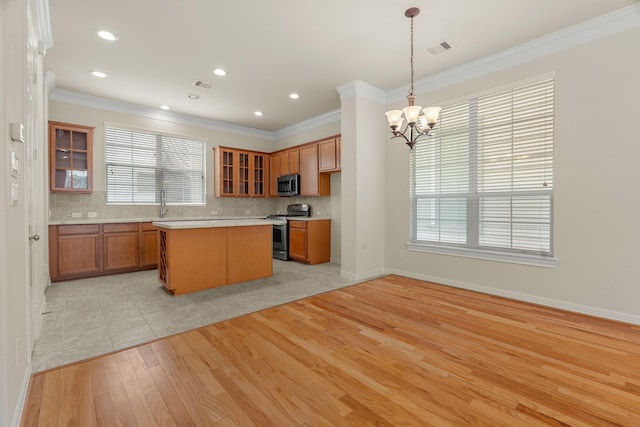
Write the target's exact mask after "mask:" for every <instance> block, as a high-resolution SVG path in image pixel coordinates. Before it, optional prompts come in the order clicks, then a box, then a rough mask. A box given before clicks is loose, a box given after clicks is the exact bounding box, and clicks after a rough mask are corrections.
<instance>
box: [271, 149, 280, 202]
mask: <svg viewBox="0 0 640 427" xmlns="http://www.w3.org/2000/svg"><path fill="white" fill-rule="evenodd" d="M279 174H280V155H279V154H272V155H271V156H269V194H270V195H271V197H278V176H279Z"/></svg>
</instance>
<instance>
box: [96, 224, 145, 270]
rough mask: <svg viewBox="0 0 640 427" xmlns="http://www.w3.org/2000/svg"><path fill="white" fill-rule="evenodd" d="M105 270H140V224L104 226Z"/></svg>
mask: <svg viewBox="0 0 640 427" xmlns="http://www.w3.org/2000/svg"><path fill="white" fill-rule="evenodd" d="M102 227H103V233H104V234H103V240H104V245H103V248H104V251H103V252H104V264H103V265H104V270H105V271H110V270H123V269H131V268H134V269H135V268H138V265H139V264H140V230H139V225H138V224H104V225H103V226H102Z"/></svg>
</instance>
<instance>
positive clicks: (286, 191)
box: [278, 174, 300, 197]
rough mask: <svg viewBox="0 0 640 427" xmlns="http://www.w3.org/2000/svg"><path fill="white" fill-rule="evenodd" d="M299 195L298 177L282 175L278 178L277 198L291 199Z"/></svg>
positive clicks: (295, 175)
mask: <svg viewBox="0 0 640 427" xmlns="http://www.w3.org/2000/svg"><path fill="white" fill-rule="evenodd" d="M299 194H300V175H297V174H293V175H283V176H279V177H278V196H281V197H291V196H297V195H299Z"/></svg>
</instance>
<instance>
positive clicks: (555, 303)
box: [385, 268, 640, 325]
mask: <svg viewBox="0 0 640 427" xmlns="http://www.w3.org/2000/svg"><path fill="white" fill-rule="evenodd" d="M385 271H386V273H387V274H397V275H399V276H406V277H410V278H412V279H418V280H424V281H427V282H433V283H438V284H442V285H447V286H453V287H455V288H461V289H467V290H470V291H476V292H481V293H485V294H489V295H496V296H500V297H505V298H509V299H514V300H518V301H524V302H530V303H532V304H538V305H543V306H546V307H553V308H559V309H561V310H567V311H572V312H575V313H581V314H587V315H590V316H596V317H601V318H604V319H610V320H617V321H619V322H625V323H632V324H635V325H640V316H638V315H635V314H630V313H624V312H620V311H613V310H606V309H603V308H599V307H593V306H588V305H582V304H575V303H572V302H568V301H562V300H556V299H552V298H546V297H540V296H536V295H531V294H524V293H521V292H512V291H507V290H504V289H499V288H493V287H490V286H484V285H478V284H475V283H468V282H461V281H457V280H450V279H446V278H443V277H436V276H430V275H428V274H418V273H414V272H411V271H403V270H396V269H392V268H387V269H385Z"/></svg>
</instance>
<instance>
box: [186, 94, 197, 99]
mask: <svg viewBox="0 0 640 427" xmlns="http://www.w3.org/2000/svg"><path fill="white" fill-rule="evenodd" d="M187 96H188V97H189V99H198V98H200V95H196V94H195V93H190V94H189V95H187Z"/></svg>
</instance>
